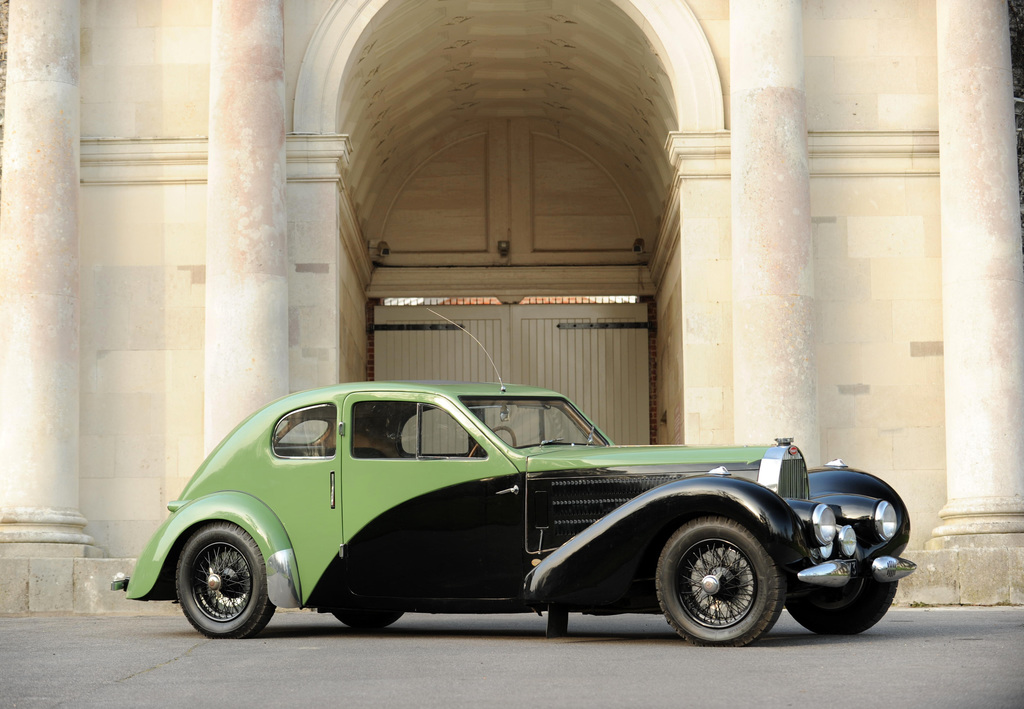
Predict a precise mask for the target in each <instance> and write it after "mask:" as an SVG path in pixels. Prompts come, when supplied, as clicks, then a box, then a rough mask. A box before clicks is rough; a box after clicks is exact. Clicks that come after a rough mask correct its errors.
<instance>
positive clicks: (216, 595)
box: [176, 522, 276, 638]
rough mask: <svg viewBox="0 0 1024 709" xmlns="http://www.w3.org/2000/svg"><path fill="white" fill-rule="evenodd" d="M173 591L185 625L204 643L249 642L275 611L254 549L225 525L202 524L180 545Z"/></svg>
mask: <svg viewBox="0 0 1024 709" xmlns="http://www.w3.org/2000/svg"><path fill="white" fill-rule="evenodd" d="M176 586H177V591H178V602H179V603H180V604H181V609H182V611H183V612H184V613H185V617H186V618H188V622H189V623H191V624H192V626H193V627H194V628H195V629H196V630H198V631H199V632H200V633H202V634H203V635H205V636H207V637H209V638H250V637H252V636H254V635H256V634H257V633H259V632H260V631H261V630H263V628H264V627H266V625H267V623H268V622H269V621H270V618H271V616H273V615H274V611H275V610H276V606H275V605H274V604H273V603H271V602H270V599H269V597H268V595H267V570H266V566H265V565H264V563H263V555H262V554H261V553H260V548H259V546H258V545H257V544H256V542H255V541H254V540H253V538H252V537H250V536H249V535H248V534H247V533H246V532H245V530H243V529H242V528H241V527H238V526H237V525H234V524H230V523H228V522H214V523H212V524H208V525H206V526H204V527H202V528H200V529H199V530H198V531H196V532H195V534H193V535H192V536H191V537H190V538H189V540H188V541H187V542H185V547H184V549H182V552H181V556H179V557H178V568H177V574H176Z"/></svg>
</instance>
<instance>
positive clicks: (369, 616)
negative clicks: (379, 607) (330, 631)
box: [331, 610, 405, 630]
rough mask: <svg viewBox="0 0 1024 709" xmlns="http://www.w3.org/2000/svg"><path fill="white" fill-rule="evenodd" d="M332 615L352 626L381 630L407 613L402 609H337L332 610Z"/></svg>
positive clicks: (360, 628) (361, 628)
mask: <svg viewBox="0 0 1024 709" xmlns="http://www.w3.org/2000/svg"><path fill="white" fill-rule="evenodd" d="M331 615H333V616H334V617H335V618H337V619H338V620H340V621H341V622H342V623H344V624H345V625H347V626H348V627H350V628H357V629H359V630H379V629H380V628H386V627H388V626H389V625H391V624H392V623H394V622H395V621H397V620H398V619H399V618H401V617H402V616H403V615H405V614H404V613H402V612H401V611H348V610H337V611H331Z"/></svg>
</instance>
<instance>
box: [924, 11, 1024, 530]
mask: <svg viewBox="0 0 1024 709" xmlns="http://www.w3.org/2000/svg"><path fill="white" fill-rule="evenodd" d="M937 20H938V67H939V146H940V153H939V155H940V166H941V171H942V172H941V184H942V187H941V198H942V321H943V333H944V338H945V346H944V349H945V379H946V381H945V386H946V494H947V502H946V506H945V507H944V508H943V509H942V511H941V512H940V515H941V516H942V518H943V519H944V520H945V524H943V525H942V526H940V527H938V528H937V529H935V530H934V532H933V534H934V536H935V538H934V539H932V540H931V541H930V542H929V546H930V547H933V548H941V547H949V546H989V547H999V546H1024V467H1022V461H1024V424H1022V416H1024V268H1022V265H1021V231H1020V221H1019V219H1020V214H1019V210H1018V209H1017V207H1018V192H1017V161H1016V155H1017V151H1016V133H1015V126H1014V112H1013V81H1012V77H1011V72H1010V36H1009V20H1008V18H1007V8H1006V2H1005V0H940V2H939V3H938V14H937ZM995 535H998V536H995Z"/></svg>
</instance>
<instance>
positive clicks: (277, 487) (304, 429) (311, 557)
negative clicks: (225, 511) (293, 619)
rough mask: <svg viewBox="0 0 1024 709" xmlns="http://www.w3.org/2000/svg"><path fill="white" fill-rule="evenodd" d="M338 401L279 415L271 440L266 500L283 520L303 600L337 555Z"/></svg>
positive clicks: (338, 512)
mask: <svg viewBox="0 0 1024 709" xmlns="http://www.w3.org/2000/svg"><path fill="white" fill-rule="evenodd" d="M337 432H338V407H337V405H336V404H334V403H330V402H325V403H322V404H316V405H313V406H306V407H302V408H299V409H296V410H294V411H291V412H289V413H287V414H285V415H284V416H282V417H281V418H280V419H279V420H278V421H277V423H276V424H275V426H274V431H273V434H272V436H271V441H270V451H271V465H270V468H269V471H268V473H269V474H268V475H267V477H268V478H269V479H272V480H273V482H274V484H273V487H272V488H270V489H268V490H266V491H265V497H266V498H267V499H266V502H267V503H268V504H270V506H271V507H272V509H273V510H274V513H275V514H276V515H277V516H278V518H279V519H280V520H281V523H282V524H283V525H284V527H285V530H286V531H287V532H288V537H289V539H290V540H291V543H292V549H293V551H294V553H295V563H296V566H297V567H298V573H299V580H300V586H301V592H300V595H301V596H302V599H301V600H302V602H303V603H305V602H306V601H307V600H309V596H310V594H311V593H312V591H313V588H314V587H315V585H316V583H317V581H319V579H320V577H321V575H323V573H324V570H325V569H326V568H327V567H328V565H330V564H331V562H332V561H334V560H335V559H336V558H337V557H338V552H339V548H340V545H341V541H342V539H341V532H342V527H341V506H340V505H339V504H338V499H337V493H336V489H337V485H338V482H339V481H338V477H339V474H340V472H341V469H340V467H339V462H340V461H339V457H338V435H337Z"/></svg>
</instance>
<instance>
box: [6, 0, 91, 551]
mask: <svg viewBox="0 0 1024 709" xmlns="http://www.w3.org/2000/svg"><path fill="white" fill-rule="evenodd" d="M78 38H79V0H53V2H46V3H38V2H30V1H25V0H15V1H14V2H11V4H10V16H9V34H8V39H7V105H6V116H5V135H4V147H3V185H2V192H0V195H2V204H0V556H80V555H82V554H83V553H84V548H83V547H81V546H77V545H88V544H92V539H91V538H90V537H88V536H86V535H85V534H83V532H82V530H83V528H84V527H85V524H86V520H85V518H84V517H82V515H81V514H80V513H79V512H78V400H79V390H78V383H79V374H78V372H79V364H78V338H79V315H78V307H79V305H78V155H79V139H80V130H81V129H80V126H79V121H78V111H79V108H78V107H79V98H78V68H79V47H78V42H79V39H78Z"/></svg>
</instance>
